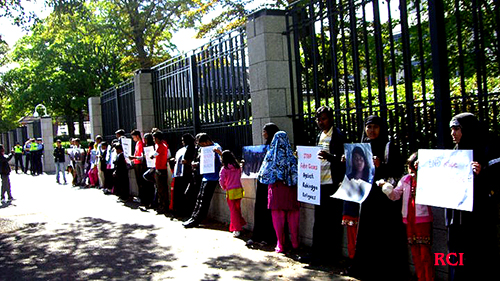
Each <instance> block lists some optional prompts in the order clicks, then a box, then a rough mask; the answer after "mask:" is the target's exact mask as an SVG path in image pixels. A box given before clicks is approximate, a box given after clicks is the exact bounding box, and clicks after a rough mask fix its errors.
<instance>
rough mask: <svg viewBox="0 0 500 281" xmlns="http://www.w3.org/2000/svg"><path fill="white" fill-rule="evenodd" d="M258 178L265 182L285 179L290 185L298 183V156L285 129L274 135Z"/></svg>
mask: <svg viewBox="0 0 500 281" xmlns="http://www.w3.org/2000/svg"><path fill="white" fill-rule="evenodd" d="M258 179H259V181H260V182H261V183H263V184H273V183H275V182H277V181H283V182H284V183H285V184H286V185H288V186H293V185H296V184H297V158H295V156H294V155H293V150H292V146H291V145H290V142H289V140H288V136H287V134H286V133H285V132H284V131H278V132H276V134H275V135H274V137H273V140H272V141H271V144H270V146H269V150H268V151H267V153H266V156H265V157H264V161H263V162H262V166H261V167H260V170H259V176H258Z"/></svg>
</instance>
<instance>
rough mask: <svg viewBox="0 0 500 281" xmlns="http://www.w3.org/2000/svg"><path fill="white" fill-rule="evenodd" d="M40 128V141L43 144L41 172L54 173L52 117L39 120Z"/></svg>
mask: <svg viewBox="0 0 500 281" xmlns="http://www.w3.org/2000/svg"><path fill="white" fill-rule="evenodd" d="M40 125H41V127H42V139H43V144H44V148H43V149H44V152H43V163H42V164H43V171H44V172H45V173H55V172H56V167H55V164H54V156H53V155H54V127H53V126H52V117H42V118H40Z"/></svg>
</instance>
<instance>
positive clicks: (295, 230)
mask: <svg viewBox="0 0 500 281" xmlns="http://www.w3.org/2000/svg"><path fill="white" fill-rule="evenodd" d="M258 180H259V181H260V182H261V183H264V184H268V204H267V207H268V208H269V209H270V210H271V213H272V217H273V225H274V230H275V232H276V237H277V239H278V243H277V245H276V249H275V250H276V252H278V253H282V252H283V251H284V243H285V221H287V222H288V228H289V230H290V235H291V242H292V247H293V248H294V249H296V248H298V247H299V217H300V212H299V208H300V205H299V202H298V201H297V158H295V156H294V155H293V150H292V146H291V145H290V142H289V140H288V136H287V134H286V133H285V132H284V131H279V132H277V133H276V134H275V135H274V138H273V140H272V141H271V145H270V146H269V150H268V151H267V153H266V157H265V158H264V162H263V163H262V166H261V168H260V171H259V176H258Z"/></svg>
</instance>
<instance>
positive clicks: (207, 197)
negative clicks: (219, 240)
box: [182, 133, 222, 228]
mask: <svg viewBox="0 0 500 281" xmlns="http://www.w3.org/2000/svg"><path fill="white" fill-rule="evenodd" d="M196 140H197V141H198V146H199V147H200V152H199V153H198V155H199V156H200V155H201V148H203V147H210V148H211V149H212V151H213V153H218V154H220V153H221V151H222V148H221V146H220V145H219V144H218V143H215V142H213V141H212V139H211V138H210V136H209V135H208V134H206V133H200V134H198V135H197V136H196ZM214 158H215V159H214V162H215V163H214V166H215V167H214V168H215V171H214V172H213V173H205V174H203V175H202V180H201V186H200V191H199V192H198V197H197V198H196V205H195V206H194V210H193V212H192V214H191V217H190V218H189V219H188V220H187V221H185V222H184V223H183V224H182V225H183V226H184V227H185V228H190V227H196V226H198V225H199V224H200V223H201V221H202V220H204V219H205V218H206V216H207V214H208V209H209V208H210V202H211V201H212V197H213V195H214V191H215V187H216V186H217V183H218V181H219V171H220V168H221V162H220V157H219V155H215V157H214ZM194 166H199V162H196V163H194Z"/></svg>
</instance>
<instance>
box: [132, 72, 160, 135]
mask: <svg viewBox="0 0 500 281" xmlns="http://www.w3.org/2000/svg"><path fill="white" fill-rule="evenodd" d="M152 72H153V70H151V69H140V70H137V71H136V72H135V75H134V96H135V117H136V122H137V128H136V129H137V130H138V131H140V132H141V133H144V132H149V131H151V129H152V128H154V127H155V114H154V110H153V108H154V106H153V84H152V81H153V78H152Z"/></svg>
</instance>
